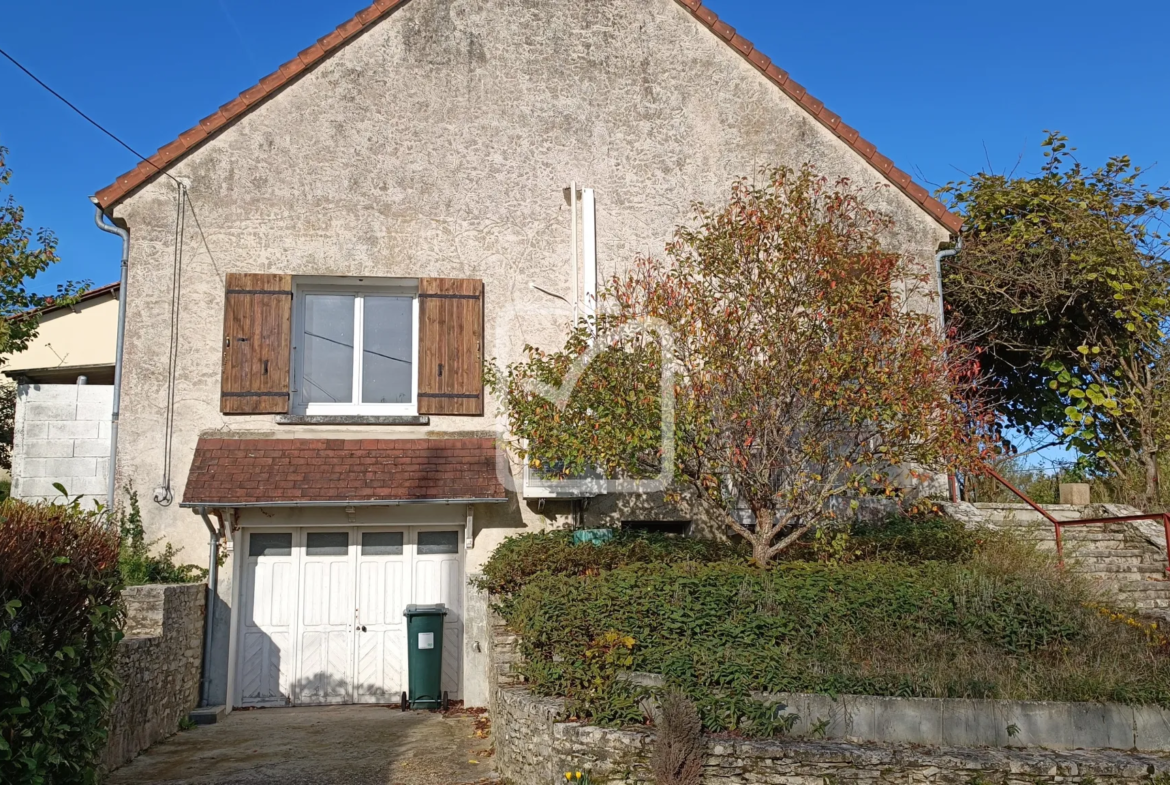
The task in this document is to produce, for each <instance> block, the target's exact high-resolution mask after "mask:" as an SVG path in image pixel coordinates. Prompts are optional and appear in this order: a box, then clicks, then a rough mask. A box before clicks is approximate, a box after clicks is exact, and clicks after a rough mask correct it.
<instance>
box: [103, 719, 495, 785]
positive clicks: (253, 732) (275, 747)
mask: <svg viewBox="0 0 1170 785" xmlns="http://www.w3.org/2000/svg"><path fill="white" fill-rule="evenodd" d="M486 726H487V723H486V718H483V717H481V716H478V715H475V714H471V713H462V712H459V711H452V712H450V713H449V714H447V715H443V714H441V713H439V712H429V711H413V712H401V711H399V710H398V709H389V708H386V707H381V706H321V707H305V708H296V709H258V710H254V711H236V712H233V713H232V714H231V715H229V716H228V717H227V718H226V719H225V720H224V721H223V722H220V723H218V724H215V725H204V726H200V727H197V728H194V729H192V730H188V731H182V732H180V733H177V734H175V735H174V736H172V737H171V738H170V739H168V740H166V741H164V742H162V743H160V744H156V745H155V746H153V747H151V748H150V749H149V750H147V751H146V752H144V753H143V754H142V755H140V756H138V757H137V758H136V759H135V760H134V761H132V762H131V763H128V764H127V765H125V766H123V767H122V768H120V769H118V770H117V771H115V772H113V773H112V774H111V775H110V776H109V777H108V778H107V780H106V782H107V783H108V785H130V783H191V784H192V785H194V784H195V783H223V784H225V785H226V784H229V783H282V785H310V784H312V785H318V784H320V785H331V784H332V783H338V784H340V783H346V785H366V783H370V784H372V783H381V784H383V785H390V784H393V785H449V784H454V783H477V782H481V781H484V780H494V779H495V774H494V771H493V768H492V759H491V757H490V755H489V754H488V748H489V747H490V744H491V740H490V739H488V738H486V736H487V732H486Z"/></svg>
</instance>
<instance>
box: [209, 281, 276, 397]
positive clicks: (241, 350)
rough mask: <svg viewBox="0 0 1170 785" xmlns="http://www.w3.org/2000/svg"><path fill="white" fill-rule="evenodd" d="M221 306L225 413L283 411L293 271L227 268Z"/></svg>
mask: <svg viewBox="0 0 1170 785" xmlns="http://www.w3.org/2000/svg"><path fill="white" fill-rule="evenodd" d="M225 283H226V286H227V288H226V291H225V293H224V308H223V381H222V384H221V387H220V401H219V404H220V411H222V412H223V413H224V414H285V413H287V412H288V406H289V364H290V359H291V348H290V347H291V345H292V344H291V341H290V339H291V337H292V276H291V275H266V274H257V273H228V274H227V278H226V281H225Z"/></svg>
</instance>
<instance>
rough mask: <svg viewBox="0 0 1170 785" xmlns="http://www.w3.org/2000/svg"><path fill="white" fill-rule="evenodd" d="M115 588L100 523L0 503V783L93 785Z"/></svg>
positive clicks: (117, 629)
mask: <svg viewBox="0 0 1170 785" xmlns="http://www.w3.org/2000/svg"><path fill="white" fill-rule="evenodd" d="M121 589H122V580H121V575H120V572H119V569H118V534H117V532H116V531H115V530H114V529H113V527H111V526H109V525H107V524H106V523H105V522H104V519H102V518H101V517H100V516H98V515H97V514H94V513H87V512H84V511H82V510H81V509H79V508H78V507H77V506H76V505H71V506H61V505H49V504H27V503H24V502H20V501H16V500H11V499H10V500H8V501H5V502H4V503H3V504H0V616H2V617H3V620H4V621H3V626H2V627H0V782H4V783H22V784H23V783H28V784H29V785H33V784H35V783H53V785H62V784H64V783H92V782H95V781H96V778H97V773H96V772H97V764H98V761H99V758H100V756H101V754H102V752H103V750H104V747H105V741H106V730H105V723H106V718H107V716H108V712H109V710H110V707H111V705H112V702H113V700H114V696H115V692H116V686H117V683H116V677H115V673H114V658H115V654H116V651H117V644H118V641H119V640H120V639H121V637H122V633H121V626H122V621H123V613H124V611H123V607H122V600H121V595H120V591H121Z"/></svg>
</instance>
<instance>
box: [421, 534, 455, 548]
mask: <svg viewBox="0 0 1170 785" xmlns="http://www.w3.org/2000/svg"><path fill="white" fill-rule="evenodd" d="M418 552H419V553H459V532H419V533H418Z"/></svg>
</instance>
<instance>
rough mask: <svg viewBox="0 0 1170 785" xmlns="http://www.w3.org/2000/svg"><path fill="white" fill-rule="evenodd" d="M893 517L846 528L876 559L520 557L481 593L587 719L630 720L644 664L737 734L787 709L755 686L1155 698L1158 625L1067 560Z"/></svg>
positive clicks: (541, 689)
mask: <svg viewBox="0 0 1170 785" xmlns="http://www.w3.org/2000/svg"><path fill="white" fill-rule="evenodd" d="M909 525H910V524H909V523H907V524H905V525H902V524H899V523H894V524H892V525H890V526H889V527H887V528H885V529H884V530H882V531H876V530H875V531H869V530H862V531H861V532H860V533H859V534H858V535H857V540H858V542H859V543H860V549H861V550H862V551H870V552H872V553H874V554H876V555H877V560H872V559H871V560H865V559H858V560H855V561H852V562H834V563H808V562H786V563H782V564H778V565H776V566H775V567H774V568H773V569H770V570H766V571H765V570H760V569H757V568H755V567H753V566H751V565H749V564H746V563H744V562H712V563H700V562H699V561H697V560H684V559H663V560H660V561H657V562H650V561H631V562H627V563H623V564H619V565H617V566H615V567H613V568H612V569H611V568H608V567H607V568H604V569H598V568H596V567H592V568H591V567H590V566H589V565H588V564H587V563H586V562H585V561H581V562H574V564H573V569H572V570H569V571H565V572H562V573H556V572H554V571H551V570H542V571H539V572H535V573H534V574H532V575H531V577H529V578H527V579H525V580H526V582H524V583H523V585H522V586H520V588H519V589H518V590H516V591H515V592H514V594H513V595H511V596H510V597H506V598H503V599H502V600H500V601H498V602H497V608H498V609H499V610H500V612H501V613H503V614H504V616H505V619H506V621H507V622H508V623H509V625H510V626H511V627H512V628H513V629H514V630H515V631H516V632H517V633H519V635H520V638H521V644H520V645H521V647H522V652H523V653H524V655H525V663H524V664H523V665H522V666H521V667H522V669H523V672H524V674H525V675H526V676H527V678H528V680H529V682H530V683H531V686H532V687H533V689H535V690H536V691H537V692H538V693H541V694H548V695H562V696H565V697H566V698H568V702H569V709H570V712H571V713H572V714H573V715H575V716H578V717H589V718H591V719H592V720H593V721H595V722H599V723H602V724H611V725H620V724H625V723H633V722H640V721H642V716H641V709H640V708H639V700H640V698H641V697H643V695H642V693H641V692H640V691H639V688H636V687H634V686H633V685H632V684H631V683H630V682H629V680H626V679H623V678H621V677H620V673H621V672H622V671H648V672H652V673H658V674H662V675H663V676H664V677H665V678H666V681H667V683H668V685H669V686H670V687H671V688H673V689H677V690H678V691H680V692H682V693H684V694H685V695H687V696H688V697H689V698H690V699H691V700H692V701H693V702H694V703H695V705H696V706H697V707H698V710H699V714H700V716H701V718H702V723H703V727H704V728H705V729H707V730H709V731H728V730H736V731H740V732H743V733H746V734H749V735H754V736H771V735H776V734H781V733H784V732H786V731H787V730H788V729H789V727H790V723H791V719H790V718H785V717H778V716H777V715H776V713H775V711H774V709H773V707H771V706H769V705H767V704H766V703H765V702H763V701H762V700H758V699H757V698H753V695H754V694H755V695H757V696H758V693H761V692H765V693H766V692H818V693H827V694H838V693H859V694H868V695H893V696H916V697H971V698H1011V699H1031V700H1089V701H1093V700H1110V701H1121V702H1126V703H1157V704H1161V705H1166V706H1170V657H1168V656H1167V651H1166V648H1167V646H1166V644H1165V639H1164V638H1159V639H1156V640H1154V639H1147V636H1146V635H1145V634H1144V633H1143V632H1142V631H1141V630H1139V629H1136V628H1134V627H1132V626H1129V625H1126V624H1124V623H1119V622H1118V621H1117V620H1116V619H1115V618H1110V617H1107V616H1106V615H1104V614H1102V613H1100V612H1099V611H1098V609H1097V606H1096V605H1095V601H1096V598H1095V597H1094V595H1093V593H1092V591H1091V590H1090V589H1089V588H1088V587H1087V586H1086V585H1085V584H1083V583H1081V582H1080V580H1079V578H1078V577H1077V576H1075V575H1073V574H1069V573H1064V572H1061V571H1058V570H1056V569H1054V568H1053V565H1051V564H1050V563H1047V562H1044V561H1043V560H1042V559H1041V557H1040V556H1039V555H1037V554H1036V553H1035V552H1034V551H1031V550H1028V549H1025V548H1024V547H1023V546H1020V545H1018V544H1014V543H1011V542H1010V541H1007V540H1004V539H1001V538H994V537H991V538H986V539H985V538H983V537H981V536H980V535H979V534H978V533H976V534H973V535H972V537H971V539H970V540H968V539H967V538H966V535H964V534H963V533H961V532H960V531H959V530H957V529H955V528H953V527H951V526H950V525H949V524H943V523H936V524H927V525H926V526H925V527H924V529H923V531H921V532H918V533H914V532H912V531H910V530H909V528H908V527H909ZM530 537H532V539H529V540H526V541H525V543H524V546H523V548H524V550H525V551H526V552H530V553H533V554H535V553H538V552H539V551H540V550H541V549H540V547H539V543H540V542H542V541H544V540H546V539H548V540H551V539H552V538H551V537H550V535H530ZM978 540H982V542H977V541H978ZM553 547H555V546H553ZM687 547H690V546H687ZM579 550H580V551H582V552H583V554H593V553H594V552H593V551H590V550H588V549H584V548H582V549H579ZM596 555H600V554H596ZM947 555H949V556H950V557H951V560H950V561H947V560H943V557H944V556H947ZM581 558H583V559H584V558H585V557H584V556H582V557H581ZM493 560H494V559H493ZM496 567H497V569H498V568H499V565H497V566H496ZM605 641H610V642H611V644H612V642H617V643H618V644H620V645H621V646H624V647H625V648H624V649H622V650H621V652H620V654H621V656H620V657H616V656H613V655H611V654H609V653H607V654H606V655H605V656H600V657H599V656H598V654H597V652H598V649H599V644H601V643H604V642H605ZM627 643H628V646H626V644H627ZM610 648H613V646H612V645H611V647H610ZM619 660H620V662H619ZM1118 663H1125V666H1124V667H1118ZM786 723H788V725H787V726H786Z"/></svg>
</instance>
